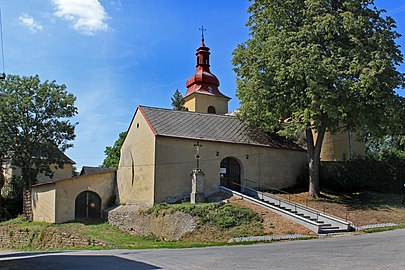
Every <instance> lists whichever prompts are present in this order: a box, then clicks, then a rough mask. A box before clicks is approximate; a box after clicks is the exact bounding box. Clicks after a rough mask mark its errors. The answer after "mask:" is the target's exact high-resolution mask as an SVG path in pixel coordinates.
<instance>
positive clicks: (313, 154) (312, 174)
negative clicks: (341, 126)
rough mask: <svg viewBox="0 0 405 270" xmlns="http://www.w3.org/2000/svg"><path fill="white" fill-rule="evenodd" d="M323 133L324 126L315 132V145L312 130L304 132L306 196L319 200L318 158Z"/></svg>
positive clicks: (308, 129)
mask: <svg viewBox="0 0 405 270" xmlns="http://www.w3.org/2000/svg"><path fill="white" fill-rule="evenodd" d="M325 131H326V128H325V125H322V126H321V128H320V129H319V130H318V131H317V138H316V142H315V143H314V136H313V133H312V129H310V128H307V129H306V131H305V133H306V142H307V160H308V169H309V190H308V194H309V196H311V197H313V198H319V195H320V189H319V169H320V163H321V161H320V156H321V148H322V142H323V137H324V135H325Z"/></svg>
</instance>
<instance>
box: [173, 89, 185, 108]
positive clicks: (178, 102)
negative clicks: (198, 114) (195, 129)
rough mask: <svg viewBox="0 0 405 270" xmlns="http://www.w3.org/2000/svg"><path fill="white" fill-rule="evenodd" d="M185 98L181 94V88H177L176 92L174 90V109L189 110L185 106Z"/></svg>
mask: <svg viewBox="0 0 405 270" xmlns="http://www.w3.org/2000/svg"><path fill="white" fill-rule="evenodd" d="M184 103H185V101H184V98H183V96H182V95H181V93H180V91H179V89H176V92H174V95H173V97H172V106H173V110H177V111H187V108H186V107H184Z"/></svg>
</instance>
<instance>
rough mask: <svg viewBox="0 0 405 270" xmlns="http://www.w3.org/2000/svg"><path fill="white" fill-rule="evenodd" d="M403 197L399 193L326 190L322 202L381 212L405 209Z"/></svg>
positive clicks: (352, 208) (350, 208) (351, 208)
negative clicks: (389, 209) (382, 210)
mask: <svg viewBox="0 0 405 270" xmlns="http://www.w3.org/2000/svg"><path fill="white" fill-rule="evenodd" d="M402 199H403V195H401V194H397V193H379V192H372V191H359V192H333V191H329V190H325V191H324V192H323V193H322V195H321V198H320V201H321V202H326V203H338V204H343V205H346V206H347V207H348V208H349V210H381V209H388V208H404V207H405V206H404V205H403V204H402Z"/></svg>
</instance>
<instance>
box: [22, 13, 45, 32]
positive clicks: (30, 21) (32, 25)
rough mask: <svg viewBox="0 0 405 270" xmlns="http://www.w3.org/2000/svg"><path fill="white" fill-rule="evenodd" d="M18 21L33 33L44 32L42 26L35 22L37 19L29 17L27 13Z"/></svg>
mask: <svg viewBox="0 0 405 270" xmlns="http://www.w3.org/2000/svg"><path fill="white" fill-rule="evenodd" d="M18 20H19V21H20V24H22V25H25V26H27V27H28V28H29V29H30V30H31V32H34V33H35V32H37V31H42V30H43V28H42V25H41V24H40V23H38V22H37V21H35V19H34V18H33V17H32V16H31V15H28V14H27V13H25V12H23V13H22V14H21V15H20V16H19V17H18Z"/></svg>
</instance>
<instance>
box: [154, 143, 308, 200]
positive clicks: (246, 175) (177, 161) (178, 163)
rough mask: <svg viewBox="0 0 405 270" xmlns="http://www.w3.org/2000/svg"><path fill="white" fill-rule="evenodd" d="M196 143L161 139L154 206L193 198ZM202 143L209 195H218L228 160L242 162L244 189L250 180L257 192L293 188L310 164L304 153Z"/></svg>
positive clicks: (202, 157)
mask: <svg viewBox="0 0 405 270" xmlns="http://www.w3.org/2000/svg"><path fill="white" fill-rule="evenodd" d="M195 143H196V140H191V139H180V138H173V137H164V136H157V139H156V178H155V197H154V203H159V202H164V201H175V200H176V199H180V198H182V197H185V196H187V195H189V194H190V192H191V176H190V174H191V171H192V169H194V168H195V167H196V160H195V154H196V149H195V147H194V144H195ZM200 143H201V144H202V147H201V150H200V155H201V159H200V168H201V169H202V170H203V172H204V174H205V183H204V186H205V191H204V192H205V193H206V195H209V194H211V193H214V192H216V191H218V187H219V185H220V163H221V161H222V159H224V158H226V157H233V158H235V159H237V160H238V161H239V164H240V165H241V178H242V179H241V183H242V185H245V183H246V182H245V181H243V179H249V180H251V181H254V182H255V183H253V182H249V183H248V186H249V187H256V188H257V187H262V188H265V185H266V186H270V187H274V188H285V187H289V186H292V185H294V184H295V182H296V179H297V176H298V175H299V174H300V172H301V170H302V169H303V167H304V165H305V163H306V153H305V152H302V151H294V150H284V149H276V148H269V147H261V146H251V145H244V144H234V143H221V142H212V141H203V140H201V141H200ZM217 152H218V156H217ZM247 155H248V158H246V156H247Z"/></svg>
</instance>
